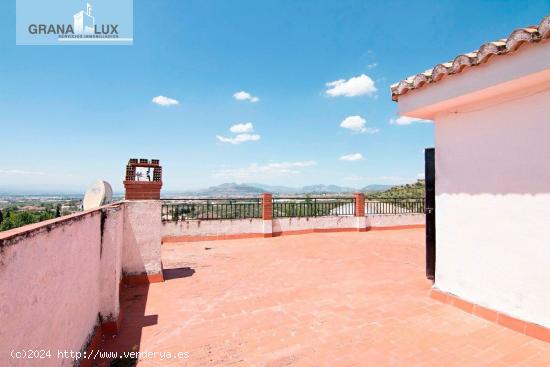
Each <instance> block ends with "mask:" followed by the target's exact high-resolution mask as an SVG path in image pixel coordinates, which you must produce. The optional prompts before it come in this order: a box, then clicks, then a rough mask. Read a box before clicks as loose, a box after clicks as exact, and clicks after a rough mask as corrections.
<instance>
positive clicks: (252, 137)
mask: <svg viewBox="0 0 550 367" xmlns="http://www.w3.org/2000/svg"><path fill="white" fill-rule="evenodd" d="M216 138H217V139H218V140H219V141H221V142H222V143H230V144H241V143H244V142H247V141H258V140H260V138H261V136H260V135H258V134H237V135H236V136H235V137H234V138H227V137H225V136H221V135H216Z"/></svg>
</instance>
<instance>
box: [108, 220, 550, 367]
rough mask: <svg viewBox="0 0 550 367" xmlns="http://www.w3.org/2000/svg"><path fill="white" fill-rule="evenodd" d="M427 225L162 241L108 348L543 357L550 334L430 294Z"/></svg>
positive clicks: (506, 359) (211, 353) (420, 361)
mask: <svg viewBox="0 0 550 367" xmlns="http://www.w3.org/2000/svg"><path fill="white" fill-rule="evenodd" d="M423 236H424V232H423V230H401V231H379V232H367V233H320V234H309V235H301V236H285V237H277V238H269V239H248V240H230V241H216V242H195V243H185V244H175V245H172V244H171V245H165V246H164V247H163V262H164V267H165V268H166V269H172V270H166V273H165V276H166V278H167V281H166V282H164V283H157V284H151V285H150V286H141V287H133V288H126V289H125V290H124V292H123V295H122V300H123V303H122V309H123V313H124V317H125V318H124V320H123V326H122V331H121V333H120V335H119V336H118V337H117V338H115V339H109V340H108V341H107V342H106V345H105V346H104V349H105V350H111V351H112V350H118V351H124V350H130V349H131V347H132V345H134V344H138V345H139V348H140V351H142V352H143V351H149V352H172V353H177V352H188V353H189V357H188V358H187V359H178V358H174V359H170V360H168V359H164V360H161V357H160V355H158V356H157V357H156V358H154V359H146V358H144V359H142V360H141V361H140V363H139V366H165V365H172V366H270V367H275V366H377V367H378V366H407V367H408V366H443V367H452V366H461V367H465V366H475V367H478V366H524V367H525V366H550V344H547V343H544V342H542V341H538V340H535V339H532V338H529V337H527V336H524V335H521V334H519V333H516V332H513V331H511V330H508V329H505V328H503V327H500V326H497V325H494V324H491V323H489V322H487V321H485V320H482V319H479V318H476V317H475V316H472V315H470V314H467V313H465V312H463V311H460V310H459V309H456V308H454V307H452V306H448V305H444V304H442V303H439V302H437V301H435V300H432V299H430V298H429V290H430V286H431V283H430V282H429V281H427V280H426V279H425V278H424V268H423V267H424V260H423V259H424V249H423V238H424V237H423ZM174 269H175V270H174Z"/></svg>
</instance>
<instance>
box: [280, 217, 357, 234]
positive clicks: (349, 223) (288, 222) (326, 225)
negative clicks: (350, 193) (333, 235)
mask: <svg viewBox="0 0 550 367" xmlns="http://www.w3.org/2000/svg"><path fill="white" fill-rule="evenodd" d="M356 223H357V220H356V217H353V216H346V217H344V216H340V217H337V216H334V217H310V218H275V219H273V233H278V232H283V233H284V232H292V231H305V230H315V229H321V230H322V229H336V228H356Z"/></svg>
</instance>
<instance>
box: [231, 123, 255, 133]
mask: <svg viewBox="0 0 550 367" xmlns="http://www.w3.org/2000/svg"><path fill="white" fill-rule="evenodd" d="M252 130H254V126H253V125H252V123H251V122H245V123H242V124H235V125H233V126H231V127H230V128H229V131H231V132H232V133H235V134H239V133H241V134H242V133H250V132H252Z"/></svg>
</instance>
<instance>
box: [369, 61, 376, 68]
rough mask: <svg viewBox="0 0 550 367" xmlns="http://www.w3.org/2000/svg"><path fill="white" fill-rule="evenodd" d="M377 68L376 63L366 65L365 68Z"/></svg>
mask: <svg viewBox="0 0 550 367" xmlns="http://www.w3.org/2000/svg"><path fill="white" fill-rule="evenodd" d="M377 66H378V63H377V62H373V63H370V64H368V65H367V67H368V68H369V69H374V68H375V67H377Z"/></svg>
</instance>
